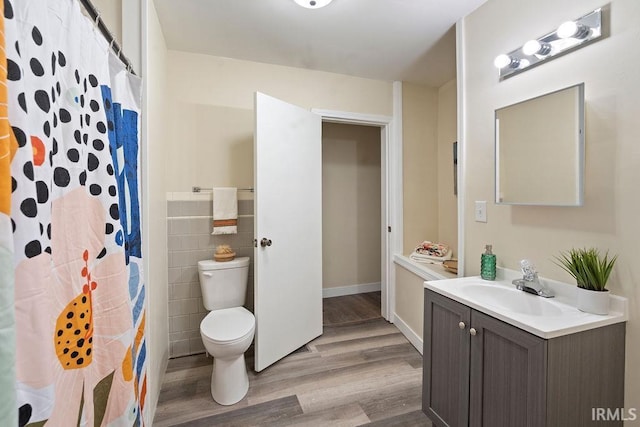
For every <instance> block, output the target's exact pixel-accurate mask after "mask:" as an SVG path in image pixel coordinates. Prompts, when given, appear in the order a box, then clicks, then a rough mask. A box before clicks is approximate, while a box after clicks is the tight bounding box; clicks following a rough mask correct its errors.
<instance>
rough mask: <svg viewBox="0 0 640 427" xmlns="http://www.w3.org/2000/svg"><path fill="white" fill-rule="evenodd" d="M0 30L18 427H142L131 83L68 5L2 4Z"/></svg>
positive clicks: (0, 189)
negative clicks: (0, 34) (0, 37)
mask: <svg viewBox="0 0 640 427" xmlns="http://www.w3.org/2000/svg"><path fill="white" fill-rule="evenodd" d="M4 26H5V39H6V41H5V45H4V48H5V52H6V57H7V59H6V66H7V67H6V81H4V82H2V83H6V88H7V98H8V102H7V104H8V111H9V113H8V121H9V125H10V127H9V128H8V134H9V135H8V143H7V144H5V143H4V142H3V144H4V145H0V215H6V216H8V217H10V225H9V226H8V227H2V222H1V221H2V220H3V218H2V217H1V216H0V245H2V244H3V243H5V242H10V245H11V248H10V250H11V252H12V253H13V254H12V262H13V273H14V278H13V281H14V287H15V291H14V297H15V301H14V310H15V311H14V315H15V335H16V348H15V360H16V364H15V376H16V391H17V395H16V401H17V402H16V405H17V407H18V415H19V425H20V426H25V425H33V426H37V425H42V424H43V423H44V422H45V421H46V425H47V426H49V425H50V426H74V425H83V426H84V425H93V426H100V425H127V426H131V425H142V424H144V422H143V419H144V417H143V415H144V414H143V410H144V405H145V395H146V384H147V379H146V340H145V298H146V296H145V287H144V282H143V274H142V251H141V235H140V233H141V224H140V205H139V199H140V186H139V184H140V181H139V176H140V170H139V159H140V155H139V127H140V126H139V115H140V107H139V104H140V90H141V83H140V80H139V79H138V78H136V77H135V76H133V75H131V74H130V73H128V72H127V70H126V68H125V67H124V66H123V65H122V64H121V63H120V62H119V61H118V60H117V58H116V57H115V55H113V54H112V53H111V49H110V46H109V44H108V43H107V41H106V40H105V39H104V37H103V36H102V35H101V33H100V32H99V31H98V30H97V29H96V28H95V25H94V24H93V22H91V21H90V20H88V19H87V18H86V17H85V16H84V15H83V14H82V12H81V10H80V5H79V3H78V1H77V0H4ZM0 130H1V126H0ZM1 136H2V135H0V137H1ZM5 145H6V146H7V147H6V149H5ZM5 152H6V153H7V157H8V162H9V164H10V173H11V179H10V183H9V185H2V182H3V181H2V171H3V169H2V162H3V157H2V155H3V153H5ZM5 183H6V182H5ZM0 309H1V307H0ZM3 345H4V343H3Z"/></svg>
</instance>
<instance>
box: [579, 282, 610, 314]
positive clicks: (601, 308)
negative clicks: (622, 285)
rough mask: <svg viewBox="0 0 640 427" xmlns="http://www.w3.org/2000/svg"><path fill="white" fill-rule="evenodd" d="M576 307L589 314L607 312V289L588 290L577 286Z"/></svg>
mask: <svg viewBox="0 0 640 427" xmlns="http://www.w3.org/2000/svg"><path fill="white" fill-rule="evenodd" d="M576 307H577V308H578V310H580V311H584V312H585V313H591V314H603V315H606V314H609V291H590V290H588V289H583V288H577V303H576Z"/></svg>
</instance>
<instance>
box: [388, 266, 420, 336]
mask: <svg viewBox="0 0 640 427" xmlns="http://www.w3.org/2000/svg"><path fill="white" fill-rule="evenodd" d="M395 267H396V268H395V270H396V311H395V314H396V316H397V317H399V318H400V319H401V321H402V322H404V323H405V324H406V325H407V326H408V327H409V328H410V329H411V330H412V331H413V332H415V333H416V335H417V336H418V338H420V339H422V334H423V329H424V323H423V319H424V279H423V278H421V277H419V276H417V275H415V274H413V273H412V272H410V271H409V270H406V269H405V268H403V267H400V266H399V265H396V266H395Z"/></svg>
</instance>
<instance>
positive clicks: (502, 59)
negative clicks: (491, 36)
mask: <svg viewBox="0 0 640 427" xmlns="http://www.w3.org/2000/svg"><path fill="white" fill-rule="evenodd" d="M509 64H511V57H510V56H509V55H505V54H504V53H501V54H500V55H498V56H496V59H494V60H493V65H495V67H496V68H504V67H506V66H507V65H509Z"/></svg>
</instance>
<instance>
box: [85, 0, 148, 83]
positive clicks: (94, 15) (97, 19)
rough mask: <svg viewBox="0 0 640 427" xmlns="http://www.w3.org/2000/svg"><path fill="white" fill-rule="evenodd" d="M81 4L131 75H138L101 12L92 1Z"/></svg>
mask: <svg viewBox="0 0 640 427" xmlns="http://www.w3.org/2000/svg"><path fill="white" fill-rule="evenodd" d="M80 4H82V6H84V8H85V10H86V11H87V13H88V14H89V16H90V17H91V19H93V22H94V23H95V24H96V25H97V26H98V29H99V30H100V32H101V33H102V35H103V36H104V38H105V39H107V41H108V42H109V47H110V48H111V49H112V50H113V52H114V53H115V54H117V55H118V58H119V59H120V61H122V63H123V64H124V65H126V66H127V70H129V72H130V73H131V74H133V75H136V72H135V71H134V70H133V65H131V62H130V61H129V59H128V58H127V57H126V56H125V55H124V53H122V48H121V47H120V45H119V44H118V42H117V41H116V38H115V37H114V36H113V34H111V31H109V28H107V25H106V24H105V23H104V21H103V20H102V17H101V16H100V11H99V10H98V9H96V7H95V6H94V5H93V3H91V0H80Z"/></svg>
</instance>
